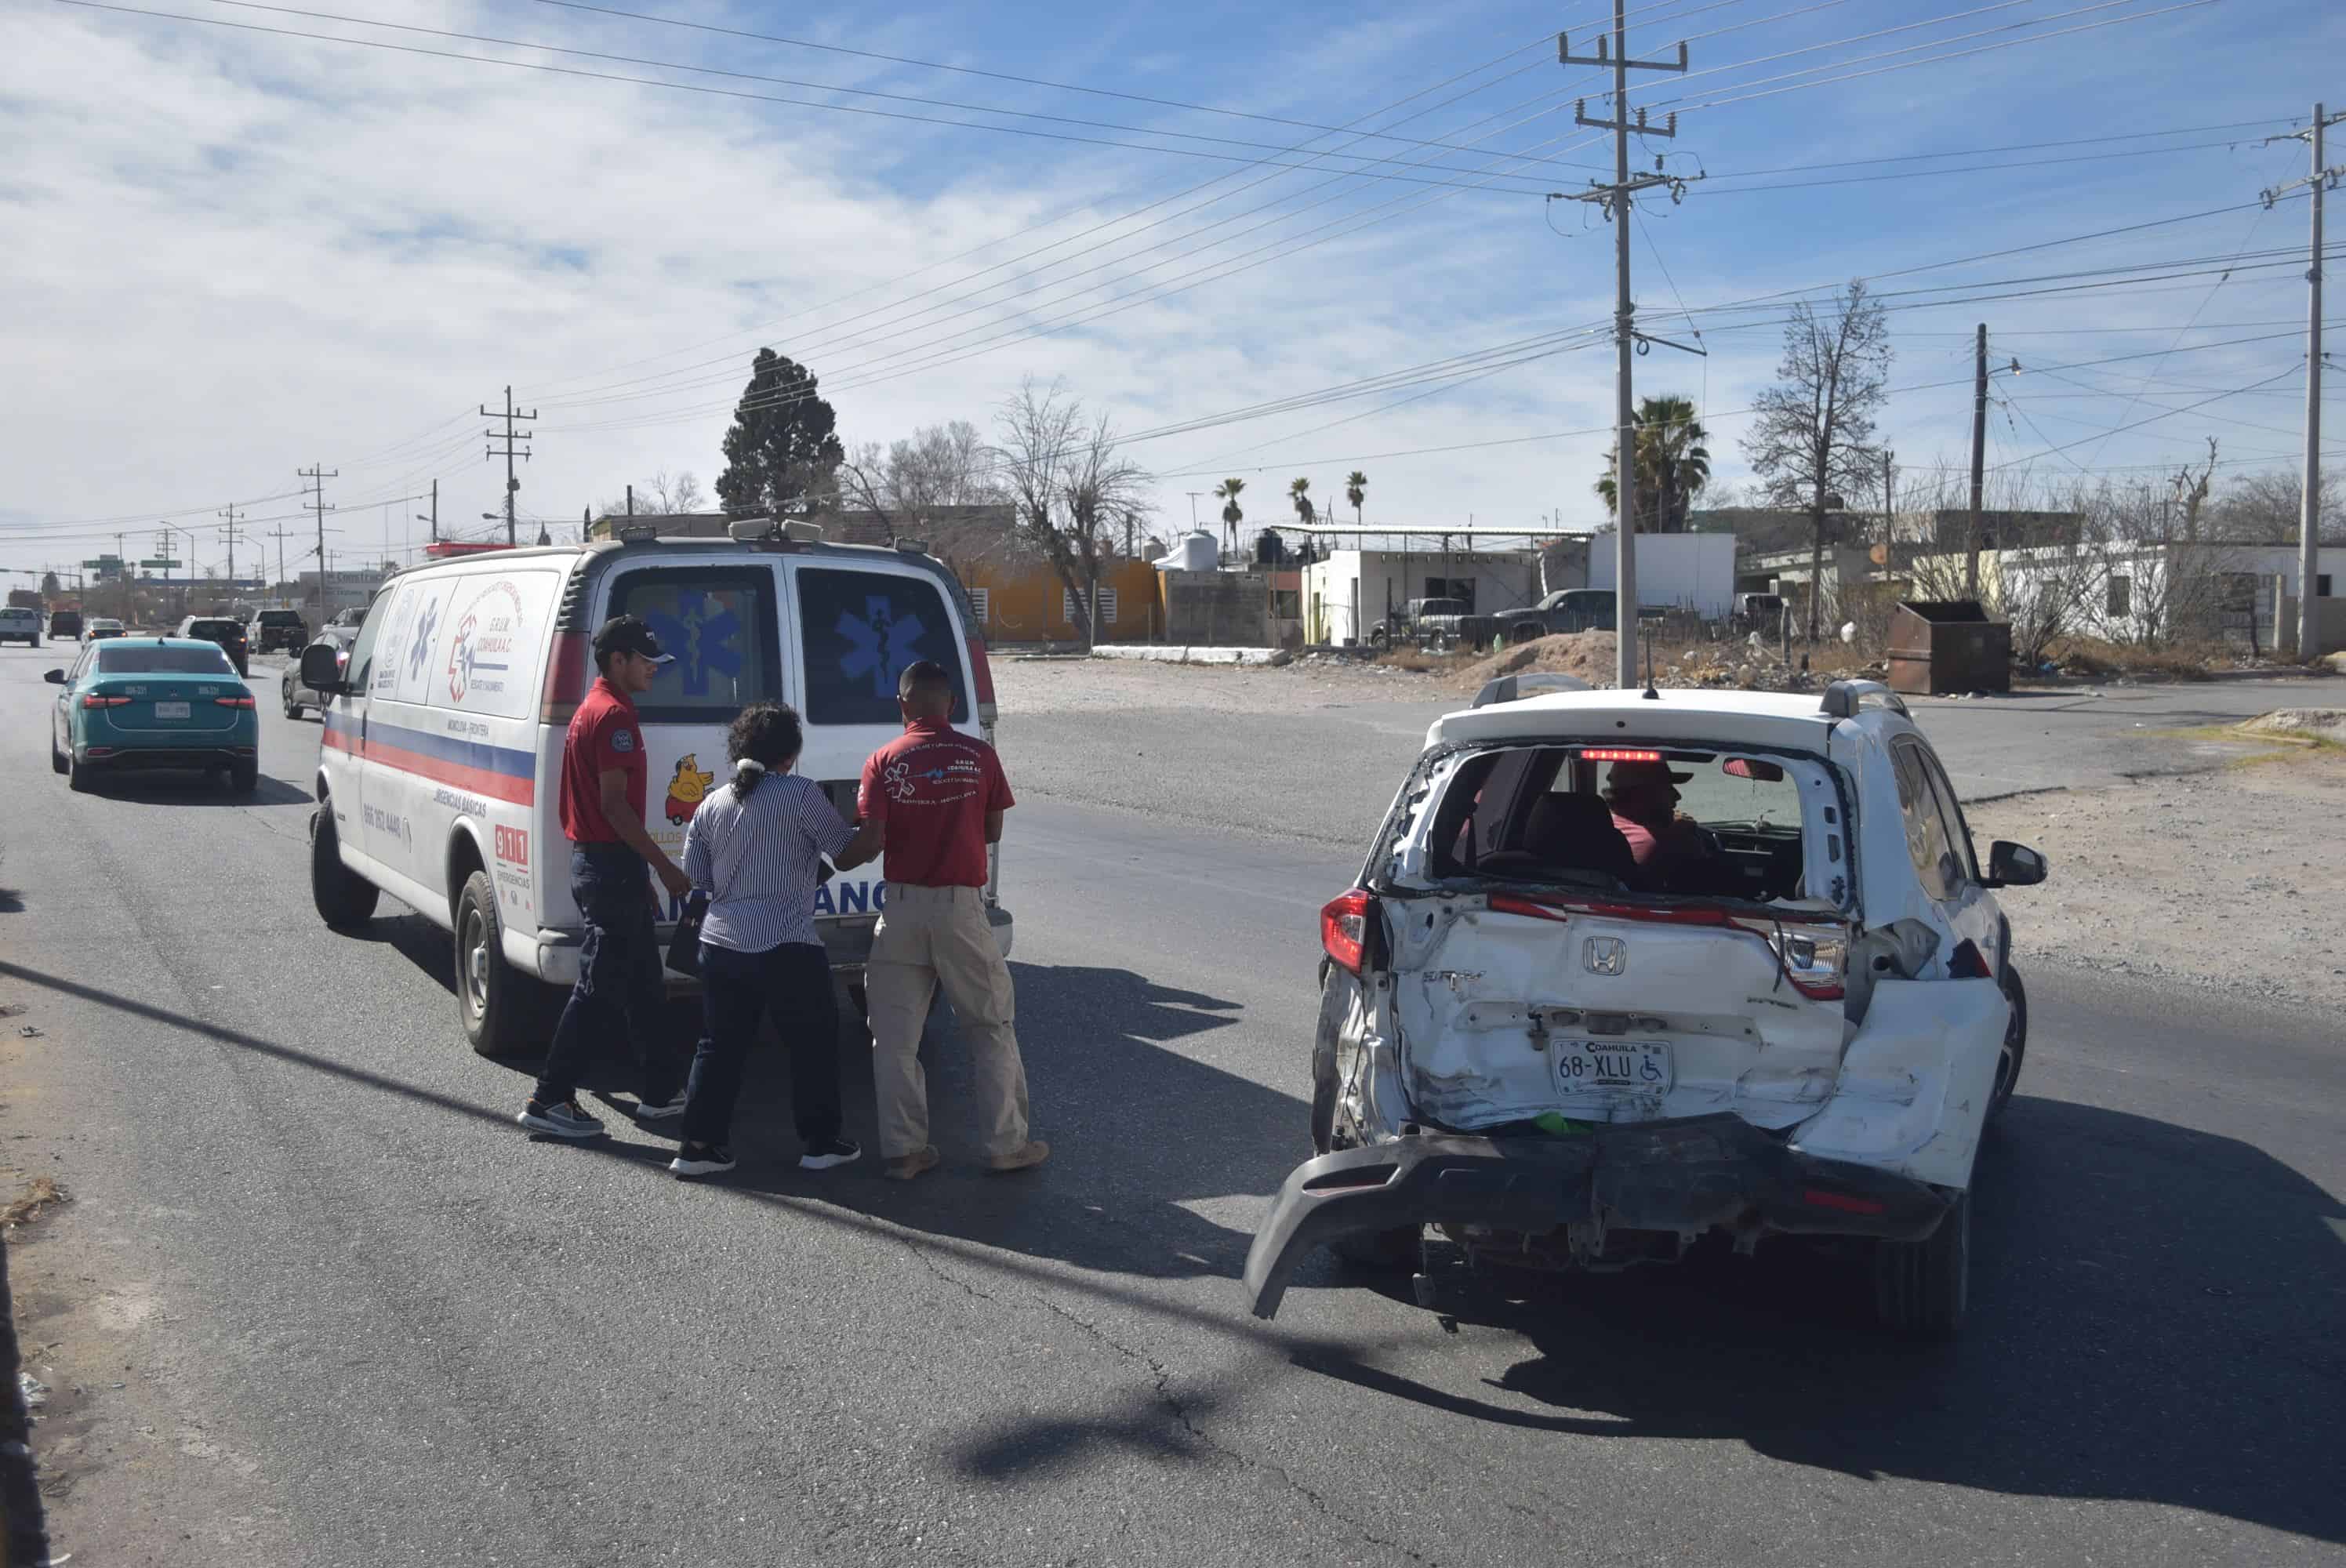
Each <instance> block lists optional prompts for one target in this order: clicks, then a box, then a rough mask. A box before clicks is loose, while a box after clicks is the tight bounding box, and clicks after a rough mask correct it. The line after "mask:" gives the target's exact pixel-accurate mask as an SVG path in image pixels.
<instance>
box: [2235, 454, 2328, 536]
mask: <svg viewBox="0 0 2346 1568" xmlns="http://www.w3.org/2000/svg"><path fill="white" fill-rule="evenodd" d="M2304 501H2305V478H2304V476H2303V475H2302V474H2300V473H2298V471H2297V470H2295V469H2291V468H2268V469H2259V470H2257V471H2256V472H2254V473H2242V474H2239V475H2236V476H2234V477H2233V478H2230V479H2229V480H2227V481H2226V482H2225V484H2224V488H2223V490H2222V492H2221V493H2220V494H2219V495H2218V496H2217V497H2216V501H2215V504H2214V505H2213V506H2212V507H2211V508H2210V509H2209V514H2208V531H2209V533H2210V534H2212V535H2215V536H2216V537H2218V538H2222V539H2229V540H2232V541H2235V542H2236V543H2239V544H2242V545H2294V544H2296V543H2297V531H2298V528H2299V526H2300V524H2301V523H2302V522H2303V519H2304V516H2305V513H2304V510H2303V508H2304ZM2321 543H2323V544H2325V545H2346V485H2341V484H2340V483H2339V479H2338V475H2337V474H2336V473H2323V474H2322V476H2321Z"/></svg>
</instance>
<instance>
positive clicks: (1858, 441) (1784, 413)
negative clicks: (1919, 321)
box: [1743, 279, 1891, 642]
mask: <svg viewBox="0 0 2346 1568" xmlns="http://www.w3.org/2000/svg"><path fill="white" fill-rule="evenodd" d="M1890 359H1891V347H1890V330H1889V326H1888V323H1887V321H1885V319H1884V317H1883V314H1882V306H1881V304H1880V302H1879V301H1877V300H1872V299H1869V298H1867V296H1866V291H1865V283H1864V280H1862V279H1853V280H1851V282H1850V284H1849V287H1848V288H1847V289H1846V290H1843V292H1842V294H1841V298H1840V299H1839V300H1835V301H1834V303H1833V306H1832V308H1831V311H1830V313H1828V314H1824V315H1820V314H1819V313H1818V312H1817V311H1816V310H1815V309H1814V308H1812V307H1811V305H1810V304H1809V302H1808V301H1807V300H1802V301H1800V303H1799V304H1797V305H1795V306H1793V307H1792V315H1791V319H1790V321H1787V322H1786V323H1785V324H1784V357H1783V359H1782V360H1781V361H1780V362H1779V363H1778V365H1777V367H1776V373H1777V375H1778V376H1779V377H1780V378H1781V382H1780V384H1779V385H1776V386H1772V387H1770V388H1768V389H1767V390H1766V391H1764V392H1761V393H1760V395H1759V397H1758V399H1757V400H1756V406H1757V409H1758V417H1757V418H1755V419H1754V420H1753V421H1752V423H1751V428H1750V429H1749V432H1748V433H1746V434H1745V435H1744V438H1743V455H1744V458H1745V460H1746V461H1748V462H1749V463H1750V464H1751V468H1752V472H1753V473H1756V474H1758V475H1759V476H1760V480H1761V481H1762V482H1763V483H1764V484H1765V485H1766V488H1767V494H1768V497H1769V500H1770V503H1771V504H1775V505H1779V506H1806V507H1807V508H1808V510H1809V527H1810V535H1811V539H1810V549H1809V570H1810V577H1809V640H1810V641H1811V642H1814V641H1816V639H1817V614H1818V610H1819V608H1820V606H1821V601H1822V599H1823V597H1824V595H1823V585H1824V554H1825V514H1826V512H1827V510H1828V509H1829V506H1830V500H1829V497H1830V496H1831V494H1832V493H1833V492H1834V491H1836V490H1841V491H1847V492H1850V493H1851V494H1861V493H1863V492H1865V491H1867V490H1869V489H1870V488H1871V487H1872V477H1871V470H1872V466H1873V463H1874V455H1873V452H1872V448H1871V447H1870V446H1869V445H1868V444H1867V443H1870V442H1871V441H1872V439H1873V422H1874V416H1875V414H1876V413H1877V412H1880V410H1881V408H1882V403H1883V402H1884V401H1885V399H1886V393H1885V392H1884V383H1885V382H1887V380H1888V378H1889V374H1890Z"/></svg>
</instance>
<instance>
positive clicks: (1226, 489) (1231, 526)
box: [1214, 479, 1246, 550]
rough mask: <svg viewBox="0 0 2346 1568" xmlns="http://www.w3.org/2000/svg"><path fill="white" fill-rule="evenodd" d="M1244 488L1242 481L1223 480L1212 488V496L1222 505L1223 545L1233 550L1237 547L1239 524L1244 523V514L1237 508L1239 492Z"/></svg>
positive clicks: (1243, 481) (1244, 484)
mask: <svg viewBox="0 0 2346 1568" xmlns="http://www.w3.org/2000/svg"><path fill="white" fill-rule="evenodd" d="M1245 488H1246V481H1245V480H1243V479H1225V480H1223V481H1222V482H1221V483H1220V484H1217V485H1215V486H1214V494H1216V495H1217V496H1219V498H1220V499H1221V503H1222V534H1223V539H1224V543H1225V544H1226V545H1228V546H1229V548H1230V549H1233V550H1235V549H1237V548H1238V547H1239V524H1241V523H1243V522H1245V521H1246V513H1245V512H1243V511H1242V510H1240V509H1239V491H1241V490H1244V489H1245Z"/></svg>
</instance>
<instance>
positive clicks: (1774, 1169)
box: [1246, 1115, 1948, 1318]
mask: <svg viewBox="0 0 2346 1568" xmlns="http://www.w3.org/2000/svg"><path fill="white" fill-rule="evenodd" d="M1947 1206H1948V1199H1947V1198H1946V1196H1944V1195H1943V1194H1942V1193H1940V1192H1939V1191H1938V1189H1936V1188H1934V1187H1933V1186H1929V1185H1927V1184H1925V1183H1923V1182H1919V1181H1915V1180H1913V1179H1912V1178H1911V1177H1908V1176H1898V1175H1895V1174H1893V1173H1892V1172H1888V1171H1882V1170H1877V1169H1875V1168H1874V1167H1872V1166H1862V1165H1853V1164H1851V1163H1849V1162H1848V1161H1844V1160H1824V1159H1818V1158H1816V1157H1814V1156H1809V1155H1803V1154H1799V1153H1796V1152H1794V1151H1793V1150H1792V1149H1790V1148H1789V1147H1787V1146H1786V1145H1784V1144H1782V1143H1780V1142H1779V1141H1778V1140H1777V1139H1775V1138H1773V1137H1770V1135H1768V1134H1766V1133H1763V1132H1761V1131H1760V1130H1759V1129H1758V1128H1756V1127H1754V1126H1752V1125H1749V1123H1747V1122H1744V1121H1743V1120H1741V1119H1740V1118H1739V1117H1737V1116H1733V1115H1712V1116H1696V1117H1690V1118H1688V1119H1686V1120H1683V1121H1673V1122H1647V1123H1642V1124H1637V1125H1620V1126H1603V1127H1596V1128H1593V1129H1591V1130H1590V1131H1588V1132H1586V1133H1583V1134H1577V1135H1570V1136H1559V1137H1546V1136H1533V1137H1503V1138H1487V1137H1476V1136H1472V1135H1463V1134H1454V1133H1423V1134H1417V1135H1407V1136H1403V1137H1399V1138H1395V1139H1392V1141H1390V1142H1388V1143H1382V1144H1375V1145H1370V1146H1368V1147H1365V1148H1357V1149H1341V1150H1339V1151H1337V1152H1336V1153H1334V1154H1331V1155H1322V1156H1320V1157H1319V1158H1317V1159H1311V1160H1306V1161H1304V1162H1303V1164H1301V1165H1300V1166H1296V1167H1295V1169H1294V1170H1293V1171H1292V1172H1290V1174H1289V1176H1288V1177H1287V1180H1286V1182H1285V1183H1284V1184H1283V1185H1282V1186H1280V1192H1279V1196H1278V1197H1277V1198H1276V1199H1274V1200H1273V1202H1272V1204H1271V1207H1270V1215H1269V1217H1266V1218H1265V1219H1264V1221H1263V1224H1262V1227H1261V1228H1260V1230H1258V1231H1256V1232H1255V1237H1254V1245H1253V1247H1251V1248H1250V1250H1249V1251H1248V1253H1247V1266H1246V1289H1247V1299H1248V1302H1249V1304H1250V1306H1251V1307H1252V1308H1253V1309H1254V1314H1255V1316H1256V1317H1258V1318H1269V1317H1271V1316H1272V1315H1273V1314H1275V1313H1276V1312H1278V1310H1279V1303H1280V1297H1282V1296H1283V1295H1284V1294H1285V1293H1286V1290H1287V1281H1288V1278H1289V1277H1290V1275H1291V1274H1292V1273H1293V1272H1294V1270H1295V1267H1296V1265H1297V1264H1299V1263H1301V1261H1302V1260H1303V1258H1304V1257H1307V1256H1308V1255H1309V1254H1310V1253H1311V1249H1312V1248H1314V1247H1319V1246H1321V1244H1323V1243H1325V1242H1327V1241H1329V1240H1331V1238H1333V1237H1339V1236H1343V1235H1347V1234H1352V1233H1356V1232H1362V1231H1376V1230H1392V1229H1398V1228H1403V1227H1410V1226H1420V1225H1436V1224H1444V1223H1447V1224H1452V1225H1481V1226H1488V1227H1493V1228H1494V1229H1498V1230H1507V1231H1520V1232H1523V1233H1525V1234H1526V1235H1535V1236H1537V1235H1545V1234H1546V1233H1548V1232H1550V1231H1553V1230H1556V1228H1558V1227H1562V1226H1566V1225H1569V1224H1572V1223H1574V1222H1576V1221H1586V1220H1591V1219H1596V1218H1600V1217H1601V1218H1602V1219H1603V1220H1604V1222H1605V1224H1606V1225H1607V1227H1610V1228H1614V1229H1621V1230H1655V1231H1677V1232H1682V1233H1685V1232H1699V1231H1705V1230H1709V1229H1712V1228H1714V1227H1728V1228H1730V1229H1735V1230H1756V1231H1759V1232H1763V1233H1764V1232H1770V1231H1773V1232H1779V1233H1782V1234H1792V1235H1824V1236H1860V1237H1884V1238H1888V1239H1893V1240H1902V1241H1911V1240H1917V1239H1920V1238H1921V1237H1925V1236H1928V1235H1929V1234H1930V1233H1931V1232H1932V1231H1933V1229H1935V1228H1936V1227H1937V1226H1938V1223H1939V1220H1940V1218H1941V1217H1943V1215H1944V1214H1945V1213H1946V1211H1947Z"/></svg>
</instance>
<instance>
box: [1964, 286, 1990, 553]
mask: <svg viewBox="0 0 2346 1568" xmlns="http://www.w3.org/2000/svg"><path fill="white" fill-rule="evenodd" d="M1986 477H1987V323H1986V322H1985V321H1982V322H1981V323H1980V324H1979V335H1978V336H1977V337H1975V338H1974V340H1973V341H1972V514H1971V536H1970V539H1969V548H1968V549H1967V550H1966V552H1965V554H1964V597H1965V598H1967V599H1976V598H1978V597H1979V552H1980V487H1981V485H1982V484H1983V483H1984V481H1985V479H1986Z"/></svg>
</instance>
